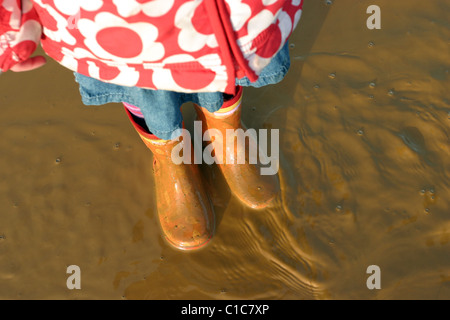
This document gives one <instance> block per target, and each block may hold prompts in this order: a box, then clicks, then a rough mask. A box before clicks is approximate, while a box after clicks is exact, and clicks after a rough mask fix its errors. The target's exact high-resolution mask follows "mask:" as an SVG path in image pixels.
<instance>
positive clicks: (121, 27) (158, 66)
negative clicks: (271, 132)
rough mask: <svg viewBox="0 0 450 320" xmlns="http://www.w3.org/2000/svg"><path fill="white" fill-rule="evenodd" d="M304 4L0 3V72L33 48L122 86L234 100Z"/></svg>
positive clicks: (219, 0) (224, 0)
mask: <svg viewBox="0 0 450 320" xmlns="http://www.w3.org/2000/svg"><path fill="white" fill-rule="evenodd" d="M302 4H303V0H0V68H1V70H3V71H7V70H8V69H10V68H11V67H12V66H14V65H15V64H17V63H19V62H21V61H24V60H26V59H28V58H29V56H30V55H31V54H32V53H33V52H34V50H35V49H36V47H37V45H38V44H39V41H40V42H41V45H42V47H43V49H44V50H45V52H46V53H47V54H48V55H49V56H50V57H52V58H54V59H55V60H56V61H58V62H59V63H60V64H62V65H63V66H65V67H67V68H69V69H71V70H73V71H76V72H79V73H81V74H83V75H86V76H89V77H93V78H95V79H98V80H101V81H104V82H109V83H114V84H118V85H123V86H138V87H143V88H149V89H162V90H171V91H178V92H215V91H221V92H227V93H231V94H233V93H234V88H235V78H236V77H237V78H242V77H244V76H247V77H248V78H249V79H250V81H256V80H257V78H258V74H259V73H260V72H261V70H262V69H263V68H264V67H265V66H266V65H267V64H268V63H269V62H270V60H271V58H272V57H274V56H275V55H276V53H277V52H278V51H279V50H280V49H281V48H282V46H283V44H284V43H285V42H286V41H287V39H288V38H289V36H290V35H291V33H292V31H293V30H294V28H295V27H296V25H297V23H298V21H299V19H300V16H301V13H302Z"/></svg>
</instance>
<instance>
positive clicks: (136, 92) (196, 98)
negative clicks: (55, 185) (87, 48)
mask: <svg viewBox="0 0 450 320" xmlns="http://www.w3.org/2000/svg"><path fill="white" fill-rule="evenodd" d="M289 67H290V57H289V47H288V43H287V42H286V44H285V45H284V47H283V48H282V49H281V50H280V51H279V52H278V54H277V55H276V56H275V57H274V58H273V59H272V61H271V62H270V63H269V65H268V66H267V67H265V68H264V69H263V71H262V72H261V74H260V76H259V78H258V81H256V82H253V83H252V82H250V81H249V80H248V78H247V77H244V78H241V79H236V85H237V86H244V87H256V88H259V87H263V86H266V85H270V84H275V83H278V82H280V81H281V80H282V79H283V78H284V76H285V75H286V73H287V71H288V70H289ZM75 81H76V82H78V84H79V86H80V94H81V98H82V101H83V103H84V104H85V105H103V104H107V103H112V102H116V103H120V102H127V103H129V104H132V105H134V106H137V107H139V108H140V109H141V112H142V114H143V115H144V119H145V123H146V124H147V127H148V128H149V129H150V131H151V132H152V133H153V134H155V135H156V136H157V137H158V138H161V139H165V140H167V139H170V138H171V135H172V133H173V132H174V131H176V130H178V129H181V128H182V121H183V117H182V113H181V109H180V108H181V106H182V105H183V104H184V103H186V102H193V103H196V104H198V105H200V106H202V107H203V108H205V109H207V110H208V111H210V112H215V111H217V110H219V109H220V107H221V106H222V104H223V94H222V93H221V92H200V93H181V92H173V91H165V90H151V89H144V88H139V87H125V86H120V85H115V84H112V83H106V82H102V81H99V80H97V79H94V78H90V77H87V76H84V75H82V74H79V73H76V72H75Z"/></svg>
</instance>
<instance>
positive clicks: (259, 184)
mask: <svg viewBox="0 0 450 320" xmlns="http://www.w3.org/2000/svg"><path fill="white" fill-rule="evenodd" d="M241 101H242V87H238V89H237V94H236V95H235V96H233V97H232V98H231V99H229V100H227V101H225V102H224V105H223V106H222V107H221V109H220V110H219V111H217V112H215V113H211V112H209V111H207V110H206V109H204V108H202V107H200V106H198V105H195V109H196V112H197V116H198V119H199V120H201V121H202V130H203V132H202V135H203V133H204V132H205V131H206V130H209V129H216V130H219V132H220V133H221V136H222V137H226V136H227V135H226V132H227V129H232V130H237V129H242V130H244V126H243V124H242V122H241ZM125 110H126V111H127V113H128V116H129V118H130V120H131V122H132V123H133V126H134V128H135V129H136V131H137V132H138V133H139V136H140V137H141V139H142V140H143V141H144V143H145V144H146V146H147V147H148V148H149V149H150V150H151V151H152V153H153V172H154V175H155V187H156V200H157V210H158V216H159V222H160V226H161V229H162V232H163V234H164V237H165V239H166V240H167V241H168V243H170V244H171V245H172V246H174V247H175V248H177V249H181V250H194V249H199V248H201V247H204V246H205V245H206V244H207V243H208V242H209V241H210V240H211V239H212V237H213V235H214V231H215V215H214V210H213V207H212V204H211V201H210V198H209V196H208V193H207V192H206V189H205V187H204V185H203V182H202V175H201V173H200V171H199V168H198V165H196V164H194V162H193V161H192V162H190V164H189V163H188V164H185V163H181V164H175V162H174V161H173V158H172V150H173V149H174V147H175V146H178V147H177V148H179V147H180V146H179V145H178V144H180V143H183V144H187V145H184V146H182V147H183V148H191V151H192V152H191V154H194V152H193V146H192V142H191V141H190V140H189V139H188V140H189V141H185V140H186V139H183V138H182V137H179V139H174V140H161V139H158V138H157V137H156V136H154V135H152V134H150V133H149V132H147V131H146V130H145V129H144V128H142V127H141V126H140V125H139V124H138V123H136V121H135V119H134V117H133V116H132V115H131V114H130V112H129V111H128V110H127V108H125ZM219 136H220V135H219ZM211 140H212V141H211V142H210V143H212V146H211V147H212V148H213V149H214V150H213V152H212V153H214V151H217V150H222V151H223V153H221V152H216V153H215V154H213V155H214V157H215V162H216V163H217V165H218V166H219V168H220V170H221V172H222V174H223V176H224V178H225V180H226V182H227V183H228V185H229V187H230V190H231V192H232V193H233V194H234V195H235V196H236V197H237V198H239V199H240V200H241V202H243V203H244V204H245V205H247V206H249V207H251V208H254V209H261V208H265V207H267V206H268V205H269V204H270V203H271V201H272V200H273V199H274V198H275V197H276V195H277V194H278V192H279V181H278V177H277V176H276V175H261V172H260V165H259V164H258V162H257V163H256V164H254V162H255V161H249V156H248V153H249V150H248V146H249V144H246V143H245V142H244V143H233V146H232V148H233V150H230V148H229V145H228V144H226V143H225V141H220V139H215V140H214V137H212V139H211ZM184 150H185V149H184ZM238 155H239V156H242V155H245V157H244V159H245V161H244V163H243V164H238V163H236V162H237V161H236V159H237V158H238ZM241 162H242V161H241Z"/></svg>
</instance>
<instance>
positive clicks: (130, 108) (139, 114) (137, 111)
mask: <svg viewBox="0 0 450 320" xmlns="http://www.w3.org/2000/svg"><path fill="white" fill-rule="evenodd" d="M123 105H124V106H125V108H127V109H128V111H130V113H132V114H133V115H134V116H136V117H138V118H141V119H144V115H143V114H142V112H141V109H140V108H139V107H136V106H133V105H132V104H129V103H126V102H123Z"/></svg>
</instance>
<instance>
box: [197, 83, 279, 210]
mask: <svg viewBox="0 0 450 320" xmlns="http://www.w3.org/2000/svg"><path fill="white" fill-rule="evenodd" d="M241 101H242V87H238V92H237V94H236V95H235V96H234V97H233V98H232V99H230V100H228V101H226V102H225V103H224V105H223V106H222V108H221V109H220V110H219V111H217V112H214V113H211V112H209V111H208V110H206V109H205V108H201V107H200V106H198V105H194V106H195V109H196V111H197V116H198V118H199V119H200V120H201V121H202V128H203V133H204V132H205V131H206V130H210V129H216V130H219V132H220V133H221V136H222V138H223V139H215V137H213V135H214V134H211V141H212V142H211V143H212V148H213V149H214V152H215V154H214V156H215V159H216V161H217V163H218V166H219V168H220V170H221V171H222V173H223V175H224V177H225V180H226V181H227V183H228V185H229V187H230V189H231V191H232V192H233V193H234V194H235V195H236V196H237V197H238V198H239V199H240V200H241V201H242V202H243V203H244V204H246V205H247V206H249V207H251V208H254V209H262V208H265V207H267V206H268V205H269V204H270V203H271V202H272V200H273V199H274V198H275V197H276V196H277V194H278V193H279V190H280V184H279V180H278V176H277V175H276V174H274V175H261V170H260V169H261V164H260V163H259V162H256V163H253V162H254V161H252V162H250V158H249V144H246V143H245V140H242V139H241V141H240V142H239V139H236V138H234V143H233V145H232V146H229V145H228V143H226V141H225V140H226V137H227V130H228V129H232V130H233V131H234V130H237V129H242V130H244V131H245V130H246V129H245V126H244V125H243V123H242V122H241ZM250 139H251V138H250ZM220 140H222V141H220ZM253 141H254V143H256V141H255V140H253ZM231 148H233V150H232V149H231ZM220 150H222V151H223V153H221V152H220ZM217 151H219V152H217ZM239 155H240V156H243V159H245V163H243V164H239V163H237V162H238V160H237V159H238V157H239Z"/></svg>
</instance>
